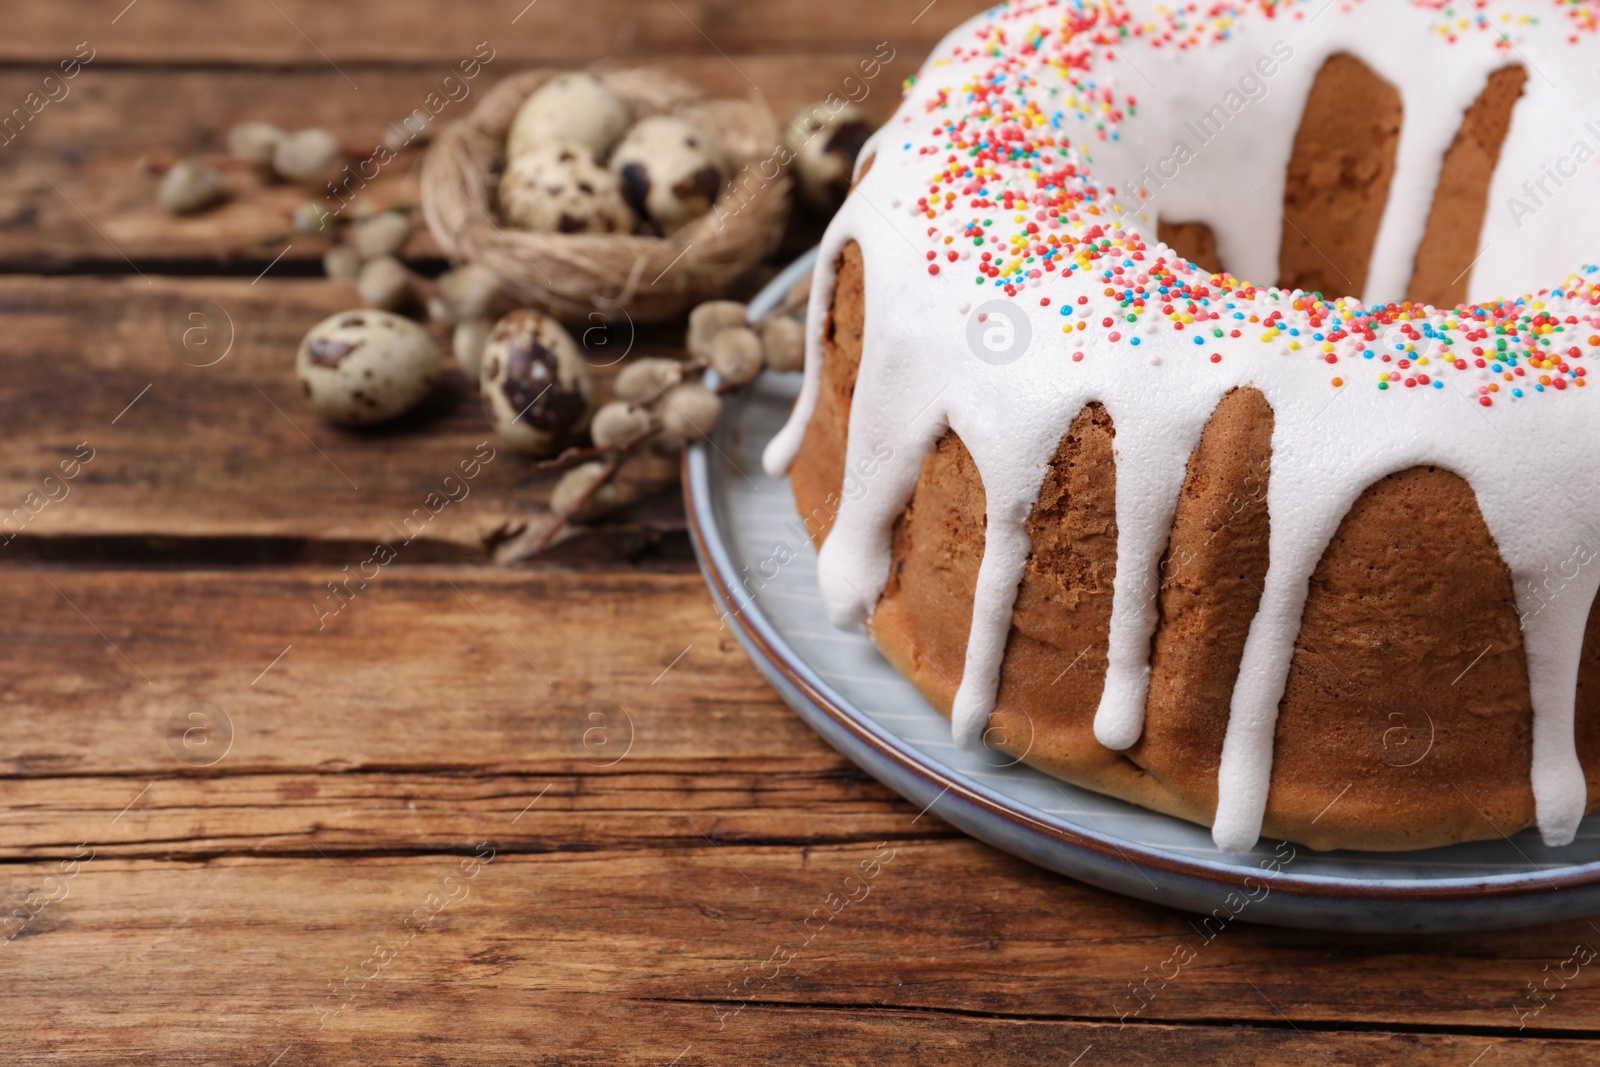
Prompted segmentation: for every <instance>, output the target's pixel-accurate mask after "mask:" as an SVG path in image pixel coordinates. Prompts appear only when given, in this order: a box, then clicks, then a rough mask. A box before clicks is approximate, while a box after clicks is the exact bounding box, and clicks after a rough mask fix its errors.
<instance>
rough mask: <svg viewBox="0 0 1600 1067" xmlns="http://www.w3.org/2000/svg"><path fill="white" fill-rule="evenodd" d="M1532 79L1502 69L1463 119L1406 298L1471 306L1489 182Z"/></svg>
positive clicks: (1446, 162) (1515, 69)
mask: <svg viewBox="0 0 1600 1067" xmlns="http://www.w3.org/2000/svg"><path fill="white" fill-rule="evenodd" d="M1527 81H1528V72H1527V71H1526V70H1523V69H1522V68H1521V67H1520V66H1514V67H1502V68H1501V69H1500V70H1497V71H1495V72H1494V73H1493V74H1491V75H1490V76H1489V82H1488V84H1487V85H1485V86H1484V87H1483V92H1482V93H1480V94H1479V95H1478V99H1477V100H1476V101H1474V102H1473V104H1472V106H1471V107H1470V108H1468V109H1467V113H1466V115H1465V116H1464V117H1463V118H1462V120H1461V128H1460V129H1459V130H1457V131H1456V137H1455V141H1454V142H1453V143H1452V144H1451V145H1450V150H1449V151H1448V152H1446V153H1445V157H1444V167H1443V168H1442V169H1441V170H1440V172H1439V188H1438V190H1437V191H1436V192H1435V193H1434V194H1433V207H1432V209H1431V210H1430V211H1429V212H1428V226H1427V229H1426V230H1425V231H1423V235H1422V244H1421V246H1420V247H1418V249H1417V261H1416V266H1415V268H1414V271H1413V273H1412V275H1411V284H1410V285H1409V286H1408V287H1407V290H1406V299H1408V300H1413V301H1418V302H1421V303H1426V304H1432V305H1434V306H1435V307H1446V308H1448V307H1455V306H1456V305H1457V304H1463V303H1465V302H1466V299H1467V282H1468V281H1469V280H1470V277H1469V276H1470V274H1471V270H1470V268H1471V266H1472V264H1473V263H1474V262H1475V261H1476V260H1477V258H1478V238H1479V235H1480V234H1481V233H1482V232H1483V217H1484V215H1485V214H1486V213H1487V212H1488V210H1489V183H1490V181H1491V180H1493V178H1494V168H1495V165H1496V164H1498V163H1499V162H1500V149H1501V148H1502V147H1504V145H1505V142H1506V134H1507V133H1509V132H1510V130H1511V109H1512V108H1513V107H1515V106H1516V103H1517V101H1518V100H1519V99H1520V98H1521V96H1522V87H1523V86H1524V85H1526V84H1527Z"/></svg>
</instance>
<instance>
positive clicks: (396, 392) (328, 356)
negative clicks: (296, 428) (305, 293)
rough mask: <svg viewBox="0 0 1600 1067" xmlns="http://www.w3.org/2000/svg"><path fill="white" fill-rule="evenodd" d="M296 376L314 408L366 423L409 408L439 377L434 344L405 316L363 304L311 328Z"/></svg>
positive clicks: (334, 418)
mask: <svg viewBox="0 0 1600 1067" xmlns="http://www.w3.org/2000/svg"><path fill="white" fill-rule="evenodd" d="M294 369H295V376H296V377H297V378H299V379H300V388H301V389H302V390H303V391H304V392H305V395H306V397H307V398H308V399H309V400H310V401H311V404H312V406H313V407H315V408H316V409H317V411H318V412H320V413H321V414H322V415H323V416H324V417H326V418H328V419H330V420H332V421H333V422H337V423H342V424H344V425H346V426H368V425H371V424H372V423H376V422H382V421H384V420H385V419H392V418H394V417H395V416H396V415H399V414H400V413H401V412H403V411H406V410H407V409H408V408H411V407H413V406H414V405H415V404H416V403H417V402H418V401H420V400H421V399H422V398H423V397H424V396H427V394H428V390H429V389H431V388H432V387H433V383H434V381H435V380H436V379H437V378H438V376H439V347H438V346H437V345H435V344H434V343H433V338H431V337H429V336H428V334H427V331H425V330H424V329H423V328H422V327H421V326H418V325H417V324H416V323H414V322H412V321H411V320H410V319H406V318H402V317H400V316H399V315H392V314H390V313H389V312H387V311H376V310H373V309H371V308H365V309H362V310H359V311H342V312H340V313H339V314H337V315H333V316H330V317H328V318H326V319H323V320H322V321H321V322H319V323H317V324H316V325H315V326H313V327H311V330H310V332H309V333H307V334H306V336H305V339H304V340H303V341H301V342H300V352H299V354H298V355H297V356H296V357H295V366H294Z"/></svg>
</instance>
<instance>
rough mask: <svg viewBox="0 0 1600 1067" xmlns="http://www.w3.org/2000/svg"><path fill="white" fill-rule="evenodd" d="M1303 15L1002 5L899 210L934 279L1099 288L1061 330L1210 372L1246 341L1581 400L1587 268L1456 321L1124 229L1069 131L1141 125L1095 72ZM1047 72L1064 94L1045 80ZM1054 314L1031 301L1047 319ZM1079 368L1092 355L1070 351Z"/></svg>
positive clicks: (1011, 292)
mask: <svg viewBox="0 0 1600 1067" xmlns="http://www.w3.org/2000/svg"><path fill="white" fill-rule="evenodd" d="M1412 2H1413V3H1416V4H1419V5H1420V6H1424V7H1428V8H1432V9H1436V10H1437V11H1438V12H1439V18H1440V20H1441V22H1440V23H1439V26H1440V28H1441V32H1444V33H1445V36H1447V37H1449V36H1453V35H1458V34H1459V33H1461V32H1465V31H1467V30H1469V29H1473V28H1478V29H1484V30H1494V29H1496V28H1498V29H1499V30H1501V31H1502V35H1503V31H1504V30H1509V29H1511V28H1514V27H1513V24H1514V23H1515V21H1516V20H1515V19H1512V18H1511V17H1510V16H1505V17H1504V18H1496V17H1495V16H1493V15H1492V14H1491V13H1490V10H1489V9H1490V8H1491V7H1492V6H1494V5H1493V4H1491V3H1490V2H1489V0H1474V2H1470V3H1465V4H1444V3H1440V2H1438V0H1412ZM1557 6H1558V7H1559V9H1560V10H1561V11H1562V13H1563V14H1564V15H1565V16H1566V17H1568V18H1569V19H1571V20H1572V22H1573V24H1574V26H1575V27H1576V28H1577V29H1579V30H1583V31H1586V32H1594V30H1595V28H1596V26H1597V25H1600V19H1597V14H1596V12H1597V10H1600V5H1597V4H1595V3H1591V2H1577V0H1557ZM1308 7H1310V5H1309V4H1307V3H1305V2H1302V0H1253V2H1236V3H1217V4H1209V5H1205V6H1203V7H1202V6H1199V5H1188V6H1185V7H1183V8H1182V9H1180V10H1176V11H1165V12H1163V14H1162V16H1161V18H1160V20H1159V21H1156V22H1149V21H1145V22H1141V21H1137V20H1135V19H1134V17H1133V16H1132V15H1131V14H1130V13H1129V11H1128V10H1127V8H1126V6H1125V4H1123V3H1122V2H1120V0H1092V2H1091V0H1023V2H1017V3H1013V4H1011V5H1009V6H1005V7H1002V8H998V9H996V10H995V11H994V12H992V13H991V21H990V23H989V24H987V25H985V26H983V27H981V28H980V29H979V30H978V31H977V40H978V44H977V45H976V46H973V47H960V48H958V49H957V50H956V52H955V53H954V56H953V59H954V60H956V61H963V62H965V61H978V62H979V67H978V69H979V73H977V74H976V75H974V76H972V77H970V78H969V79H968V80H967V81H966V83H965V84H964V85H963V86H962V87H961V88H960V90H958V91H953V90H950V89H940V90H938V91H937V92H936V93H933V94H931V95H930V97H929V99H928V100H927V101H926V108H925V114H927V115H928V116H930V117H931V118H933V120H934V125H933V127H932V130H931V132H932V135H933V137H932V142H931V143H928V144H925V145H923V146H922V147H921V148H920V149H919V151H920V153H921V154H922V155H923V156H927V157H938V158H937V162H936V163H935V169H934V170H933V172H932V176H931V179H930V181H929V183H928V186H927V189H926V192H925V193H924V195H922V196H921V197H919V198H918V200H917V201H916V203H915V205H906V206H907V208H908V209H909V210H911V211H912V212H913V214H915V215H917V216H918V217H920V218H922V219H924V220H925V222H926V224H927V229H926V237H927V239H928V241H929V242H930V243H931V245H932V248H931V249H930V250H929V251H928V253H927V264H928V266H927V269H928V273H929V275H931V276H940V275H941V273H942V272H943V271H945V270H946V268H949V269H950V270H951V271H952V272H953V271H955V270H956V268H957V267H958V265H960V264H966V265H967V266H966V270H967V271H969V272H970V274H969V276H970V277H971V278H972V279H973V282H974V283H976V284H977V285H979V286H983V287H986V288H993V289H999V290H1001V291H1002V292H1004V293H1005V294H1006V295H1007V296H1012V297H1016V296H1020V295H1022V294H1023V292H1024V290H1027V289H1030V288H1037V287H1039V286H1040V285H1041V283H1043V282H1045V281H1047V280H1048V279H1050V278H1051V277H1061V278H1066V277H1077V278H1089V279H1093V280H1094V281H1095V282H1096V283H1099V284H1100V285H1101V286H1102V288H1101V289H1100V295H1101V296H1102V297H1104V298H1105V301H1104V302H1098V301H1097V302H1096V304H1091V302H1090V299H1089V297H1087V296H1078V297H1077V298H1076V300H1075V301H1064V302H1061V303H1060V304H1059V306H1058V313H1059V316H1060V318H1061V327H1060V328H1061V332H1062V333H1064V334H1066V335H1068V336H1071V337H1074V338H1082V337H1084V336H1086V335H1091V334H1098V335H1100V336H1103V337H1104V338H1105V339H1106V340H1108V341H1110V342H1112V343H1113V344H1117V343H1121V342H1126V343H1127V345H1128V346H1129V347H1130V348H1131V349H1136V348H1138V346H1140V345H1141V344H1143V343H1144V342H1145V340H1147V339H1149V338H1152V337H1153V336H1155V333H1156V331H1158V330H1167V331H1171V332H1176V333H1185V334H1188V333H1192V335H1193V339H1194V345H1195V348H1196V351H1197V354H1200V355H1201V356H1202V357H1203V358H1206V359H1208V360H1209V361H1210V362H1211V363H1213V364H1217V363H1222V362H1223V354H1222V353H1221V352H1218V351H1215V350H1214V349H1213V348H1212V342H1220V341H1222V339H1224V338H1226V339H1228V340H1230V341H1233V340H1238V339H1241V338H1245V337H1255V338H1257V339H1259V341H1260V343H1263V344H1268V345H1273V346H1276V347H1277V348H1278V349H1280V350H1281V351H1283V352H1284V353H1285V354H1286V355H1289V356H1306V357H1310V358H1314V359H1316V360H1317V361H1318V362H1319V363H1320V364H1322V365H1323V366H1324V368H1325V369H1326V370H1327V371H1329V372H1330V379H1329V381H1330V386H1331V387H1332V388H1335V389H1340V388H1344V387H1345V386H1346V385H1347V384H1349V383H1351V382H1352V380H1353V379H1354V377H1355V375H1356V372H1358V371H1360V370H1363V369H1365V370H1367V371H1368V372H1369V373H1368V374H1366V375H1363V377H1367V378H1370V379H1371V381H1372V384H1373V385H1375V387H1376V388H1377V389H1378V390H1380V391H1385V392H1389V391H1395V390H1418V389H1421V390H1425V391H1430V392H1432V391H1438V390H1443V389H1444V388H1445V385H1446V382H1447V381H1450V382H1452V384H1453V385H1454V386H1455V388H1456V390H1457V391H1458V392H1466V393H1467V394H1468V395H1469V396H1473V397H1475V398H1476V399H1477V402H1478V403H1479V404H1481V405H1483V406H1484V407H1490V406H1492V405H1494V403H1495V402H1496V401H1497V400H1520V399H1523V398H1527V397H1530V396H1532V395H1534V394H1538V393H1556V392H1563V391H1566V390H1568V389H1579V388H1583V387H1584V386H1585V385H1586V380H1585V379H1586V369H1585V367H1584V365H1583V360H1584V359H1585V357H1586V356H1592V355H1593V354H1594V353H1595V352H1596V351H1597V350H1600V286H1597V279H1596V278H1595V277H1594V275H1595V273H1596V268H1595V267H1586V268H1584V270H1583V271H1582V272H1581V273H1580V274H1578V275H1574V276H1573V277H1571V278H1569V279H1568V280H1567V282H1566V283H1565V284H1564V285H1562V286H1561V287H1559V288H1556V289H1552V290H1547V291H1542V292H1540V293H1538V294H1535V295H1531V296H1526V297H1521V298H1518V299H1512V300H1495V301H1491V302H1487V303H1481V304H1473V305H1468V306H1461V307H1458V308H1455V309H1453V310H1448V311H1446V310H1441V309H1436V308H1433V307H1430V306H1427V305H1423V304H1413V303H1409V302H1406V303H1398V304H1385V305H1382V306H1379V307H1366V306H1364V305H1362V304H1360V303H1359V302H1358V301H1355V300H1351V299H1344V298H1341V299H1338V300H1332V301H1329V300H1325V299H1323V298H1322V297H1321V295H1320V294H1315V293H1298V292H1288V291H1285V290H1281V289H1276V288H1272V287H1263V286H1256V285H1252V284H1250V283H1249V282H1246V281H1242V280H1240V279H1238V278H1235V277H1233V276H1231V275H1228V274H1209V273H1207V272H1205V271H1202V270H1201V269H1200V268H1198V267H1196V266H1195V265H1194V264H1192V263H1189V262H1187V261H1185V260H1183V259H1181V258H1179V257H1177V256H1173V255H1170V254H1165V253H1164V252H1163V250H1162V246H1159V245H1155V246H1152V245H1150V244H1147V243H1146V241H1145V239H1144V238H1143V237H1142V236H1141V235H1139V234H1138V233H1137V232H1135V231H1133V230H1129V229H1127V228H1125V227H1123V226H1122V225H1121V224H1120V222H1119V215H1120V211H1121V208H1120V207H1119V206H1117V205H1116V204H1115V203H1114V202H1113V198H1114V197H1115V195H1116V190H1115V188H1114V187H1111V186H1104V187H1103V186H1101V185H1100V184H1099V183H1098V182H1097V181H1096V180H1095V178H1094V177H1093V176H1092V174H1091V173H1090V170H1089V168H1088V165H1087V163H1086V161H1085V157H1084V154H1083V152H1082V149H1081V148H1080V147H1078V146H1075V145H1074V144H1072V142H1071V141H1070V140H1069V139H1068V138H1067V136H1066V135H1065V133H1064V132H1063V126H1064V125H1065V123H1066V121H1067V119H1068V118H1069V117H1071V118H1076V119H1078V120H1079V121H1080V122H1082V123H1086V124H1088V126H1089V128H1090V129H1091V130H1092V131H1093V136H1094V137H1096V138H1098V139H1101V140H1114V139H1116V138H1117V137H1118V131H1117V128H1118V126H1119V125H1120V124H1121V123H1122V122H1123V121H1124V120H1126V119H1127V118H1129V117H1130V116H1133V115H1135V114H1137V100H1136V99H1135V98H1134V97H1133V96H1127V97H1119V96H1118V94H1117V93H1116V92H1115V90H1114V88H1113V86H1111V85H1109V84H1106V83H1105V82H1103V81H1101V80H1099V79H1097V78H1096V76H1095V69H1096V66H1097V63H1098V62H1099V61H1115V59H1116V58H1117V53H1118V51H1119V49H1121V48H1123V47H1127V46H1131V45H1132V44H1134V43H1136V42H1137V43H1139V44H1141V45H1142V46H1145V47H1150V48H1155V49H1179V50H1182V49H1188V48H1194V47H1198V46H1201V45H1203V44H1207V43H1212V42H1220V41H1226V40H1227V39H1228V38H1229V37H1230V36H1231V34H1232V31H1233V28H1234V27H1235V26H1236V24H1237V23H1238V21H1239V20H1240V19H1241V18H1246V17H1267V18H1278V17H1286V16H1287V17H1297V18H1303V17H1304V15H1305V9H1306V8H1308ZM1312 10H1314V8H1312ZM949 61H950V60H945V61H942V62H949ZM1052 72H1054V76H1055V77H1056V78H1058V79H1059V81H1060V83H1061V84H1059V85H1056V84H1051V82H1052V80H1053V79H1052V76H1051V75H1052ZM1041 101H1045V102H1046V104H1045V105H1043V106H1042V105H1041ZM907 147H908V148H909V147H911V146H910V145H907ZM1052 303H1053V301H1052V299H1051V297H1049V296H1042V297H1040V299H1039V304H1040V306H1041V307H1050V306H1052ZM1096 305H1098V306H1096ZM1108 306H1109V307H1114V309H1115V311H1114V313H1107V312H1108ZM1071 358H1072V361H1073V362H1082V361H1083V360H1084V359H1085V358H1086V357H1085V353H1084V352H1083V351H1081V350H1077V351H1073V352H1072V355H1071Z"/></svg>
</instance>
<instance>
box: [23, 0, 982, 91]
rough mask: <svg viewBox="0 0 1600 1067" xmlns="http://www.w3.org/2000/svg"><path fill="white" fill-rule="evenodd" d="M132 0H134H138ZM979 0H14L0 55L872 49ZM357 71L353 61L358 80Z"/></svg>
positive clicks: (271, 59) (907, 40)
mask: <svg viewBox="0 0 1600 1067" xmlns="http://www.w3.org/2000/svg"><path fill="white" fill-rule="evenodd" d="M135 5H137V6H135ZM988 6H990V5H988V4H987V3H983V2H980V0H943V2H942V3H940V2H937V0H935V2H933V3H930V2H928V0H884V2H882V3H877V4H867V5H845V4H820V5H819V4H816V3H809V2H806V0H767V2H764V3H759V4H730V3H723V2H718V0H676V2H665V0H651V2H649V3H640V2H637V0H584V2H583V3H569V4H550V3H546V4H533V3H528V0H496V2H494V3H475V4H460V5H455V6H453V7H452V8H451V9H450V11H449V14H448V16H447V17H441V14H440V10H439V8H438V6H437V5H435V4H431V3H428V2H427V0H390V2H389V3H386V4H384V5H383V8H382V14H381V15H379V14H377V13H376V12H375V11H374V10H373V9H372V8H371V7H369V6H367V5H360V4H328V3H318V2H317V0H275V2H274V3H272V4H261V5H244V6H239V7H228V8H227V9H226V10H224V9H222V8H219V7H217V6H216V5H214V4H210V3H207V2H205V0H162V2H160V3H156V2H145V3H139V0H134V3H132V4H129V3H127V0H58V2H57V3H53V4H39V5H35V8H36V9H30V10H27V11H23V10H20V9H19V10H18V11H17V12H15V13H13V14H14V17H13V18H12V19H11V20H10V21H9V23H8V32H7V33H6V35H5V39H4V41H3V42H0V60H3V61H7V62H13V63H29V64H38V65H41V66H44V65H53V64H55V63H56V61H57V60H59V59H61V58H63V57H65V56H69V55H71V54H72V51H73V48H74V46H75V45H76V44H77V43H78V42H79V41H84V40H88V41H89V42H91V44H92V46H93V47H94V48H95V49H96V50H97V57H96V61H97V62H103V63H158V64H159V63H184V62H198V63H219V62H222V63H240V64H247V65H255V64H261V65H281V64H285V63H298V64H305V65H308V66H332V65H333V64H335V63H337V64H339V65H341V66H344V65H348V64H359V63H364V62H376V63H393V62H423V61H432V62H437V63H440V64H444V63H451V62H454V61H456V60H457V59H459V58H461V57H463V56H467V55H470V54H471V53H472V50H473V48H474V46H475V45H476V44H477V43H478V42H480V41H488V42H490V44H491V45H492V46H493V47H494V48H495V49H497V50H498V51H500V52H501V53H502V54H504V55H506V56H508V57H513V58H516V59H518V60H522V61H539V62H556V63H562V64H566V63H571V62H573V61H574V60H588V59H598V58H601V57H605V56H623V57H632V56H650V57H655V56H662V55H674V56H675V55H686V54H687V55H715V54H716V52H717V50H718V49H720V50H722V51H724V52H727V53H730V54H735V55H737V54H739V53H749V52H757V53H761V52H810V53H826V52H830V51H839V50H845V51H857V50H861V49H866V50H869V51H870V50H871V48H872V47H874V46H875V45H876V44H877V43H878V42H879V41H883V40H890V41H892V42H894V43H895V44H896V45H897V46H900V47H903V48H905V49H907V50H914V51H917V52H918V53H919V54H921V53H925V52H926V51H927V50H928V49H929V48H931V47H932V46H933V44H934V43H935V42H937V41H938V40H939V38H940V37H942V36H944V34H945V33H947V32H948V31H949V30H950V29H952V28H953V27H955V26H956V25H958V24H959V23H960V22H961V21H963V20H965V19H966V18H969V17H970V16H972V15H974V14H976V13H977V12H979V11H981V10H983V9H984V8H986V7H988ZM357 73H358V72H357V71H350V74H351V76H352V78H353V79H354V80H355V81H356V82H357V84H360V85H361V86H362V88H365V85H364V84H363V83H361V80H360V78H359V77H356V74H357Z"/></svg>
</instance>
